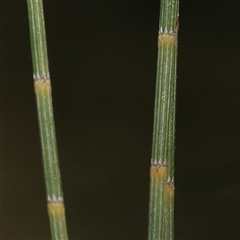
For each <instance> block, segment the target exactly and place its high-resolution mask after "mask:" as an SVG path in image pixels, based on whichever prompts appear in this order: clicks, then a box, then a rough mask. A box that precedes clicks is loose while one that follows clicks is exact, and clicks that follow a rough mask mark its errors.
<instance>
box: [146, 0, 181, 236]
mask: <svg viewBox="0 0 240 240" xmlns="http://www.w3.org/2000/svg"><path fill="white" fill-rule="evenodd" d="M178 8H179V2H178V0H162V1H161V6H160V20H159V32H158V60H157V77H156V93H155V107H154V127H153V142H152V159H151V171H150V204H149V229H148V239H149V240H172V239H174V231H173V227H174V224H173V221H174V136H175V105H176V104H175V101H176V66H177V33H178ZM162 172H164V174H160V173H162Z"/></svg>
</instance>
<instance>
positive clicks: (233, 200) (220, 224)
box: [1, 0, 240, 240]
mask: <svg viewBox="0 0 240 240" xmlns="http://www.w3.org/2000/svg"><path fill="white" fill-rule="evenodd" d="M44 4H45V5H44V7H45V18H46V19H45V21H46V29H47V40H48V52H49V62H50V72H51V79H52V86H53V105H54V113H55V121H56V131H57V140H58V148H59V158H60V166H61V174H62V181H63V190H64V196H65V205H66V214H67V222H68V228H69V237H70V239H146V238H147V225H148V197H149V166H150V158H151V143H152V128H153V107H154V93H155V75H156V60H157V58H156V57H157V32H158V18H159V2H158V1H91V0H89V1H71V0H69V1H47V0H46V1H44ZM1 15H2V16H1V24H2V25H1V70H2V71H1V72H2V73H1V99H2V100H1V133H2V136H1V139H2V140H1V150H2V151H1V239H49V238H50V232H49V226H48V218H47V211H46V201H45V189H44V181H43V172H42V165H41V164H42V162H41V151H40V141H39V135H38V125H37V112H36V106H35V96H34V91H33V81H32V63H31V52H30V43H29V31H28V18H27V4H26V1H23V0H18V1H6V0H5V1H2V2H1ZM179 30H180V31H179V58H178V60H179V62H178V87H177V128H176V179H175V180H176V198H175V239H189V240H193V239H228V240H229V239H239V237H240V236H239V224H240V223H239V200H240V199H239V160H240V158H239V120H240V119H239V66H240V65H239V53H240V51H239V43H240V41H239V40H240V39H239V2H238V1H227V0H226V1H184V0H182V1H181V2H180V28H179Z"/></svg>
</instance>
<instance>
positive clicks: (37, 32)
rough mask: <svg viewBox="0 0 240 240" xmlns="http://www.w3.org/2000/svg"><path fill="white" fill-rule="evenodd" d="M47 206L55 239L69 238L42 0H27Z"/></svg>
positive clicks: (64, 239)
mask: <svg viewBox="0 0 240 240" xmlns="http://www.w3.org/2000/svg"><path fill="white" fill-rule="evenodd" d="M27 4H28V16H29V26H30V39H31V50H32V62H33V78H34V89H35V95H36V101H37V110H38V120H39V128H40V138H41V146H42V157H43V166H44V177H45V185H46V193H47V208H48V215H49V219H50V228H51V235H52V239H54V240H60V239H61V240H66V239H68V237H67V227H66V220H65V209H64V202H63V194H62V186H61V178H60V171H59V163H58V154H57V144H56V135H55V127H54V118H53V106H52V93H51V82H50V74H49V69H48V56H47V44H46V34H45V23H44V13H43V3H42V0H27Z"/></svg>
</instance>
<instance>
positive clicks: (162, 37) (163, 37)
mask: <svg viewBox="0 0 240 240" xmlns="http://www.w3.org/2000/svg"><path fill="white" fill-rule="evenodd" d="M158 44H159V45H161V46H162V45H164V46H169V47H173V46H175V45H176V35H175V34H170V33H160V34H159V35H158Z"/></svg>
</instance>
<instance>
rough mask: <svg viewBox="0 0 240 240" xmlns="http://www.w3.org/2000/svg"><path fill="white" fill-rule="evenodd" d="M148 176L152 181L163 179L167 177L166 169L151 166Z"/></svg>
mask: <svg viewBox="0 0 240 240" xmlns="http://www.w3.org/2000/svg"><path fill="white" fill-rule="evenodd" d="M150 174H151V177H153V178H154V179H159V180H160V179H164V178H166V176H167V167H166V166H157V165H152V166H151V172H150Z"/></svg>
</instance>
